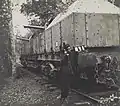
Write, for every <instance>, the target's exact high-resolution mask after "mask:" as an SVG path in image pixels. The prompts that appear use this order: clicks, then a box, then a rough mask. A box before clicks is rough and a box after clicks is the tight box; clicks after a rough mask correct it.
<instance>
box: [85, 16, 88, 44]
mask: <svg viewBox="0 0 120 106" xmlns="http://www.w3.org/2000/svg"><path fill="white" fill-rule="evenodd" d="M86 16H87V14H85V38H86V46H88V42H87V41H88V34H87V31H88V30H87V19H86Z"/></svg>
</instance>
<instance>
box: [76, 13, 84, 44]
mask: <svg viewBox="0 0 120 106" xmlns="http://www.w3.org/2000/svg"><path fill="white" fill-rule="evenodd" d="M74 24H75V43H76V45H86V32H85V14H82V13H81V14H79V13H75V15H74Z"/></svg>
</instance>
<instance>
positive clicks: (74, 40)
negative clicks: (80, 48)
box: [73, 13, 76, 46]
mask: <svg viewBox="0 0 120 106" xmlns="http://www.w3.org/2000/svg"><path fill="white" fill-rule="evenodd" d="M73 38H74V46H76V39H75V13H73Z"/></svg>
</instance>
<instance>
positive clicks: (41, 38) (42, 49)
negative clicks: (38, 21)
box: [39, 33, 45, 53]
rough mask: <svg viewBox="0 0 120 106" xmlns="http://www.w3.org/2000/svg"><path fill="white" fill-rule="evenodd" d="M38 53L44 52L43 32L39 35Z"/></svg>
mask: <svg viewBox="0 0 120 106" xmlns="http://www.w3.org/2000/svg"><path fill="white" fill-rule="evenodd" d="M39 42H40V45H39V46H40V53H44V49H45V40H44V33H43V34H42V35H41V37H40V41H39Z"/></svg>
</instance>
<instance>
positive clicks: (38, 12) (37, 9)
mask: <svg viewBox="0 0 120 106" xmlns="http://www.w3.org/2000/svg"><path fill="white" fill-rule="evenodd" d="M57 4H58V1H56V0H48V1H47V2H46V0H39V1H35V0H32V3H31V2H28V3H27V4H25V3H23V4H22V5H21V13H24V14H25V15H27V16H29V17H33V16H34V17H37V19H36V20H35V19H31V20H30V21H31V24H38V23H39V22H40V24H41V25H44V24H45V23H46V22H47V20H48V19H49V18H50V17H55V16H56V14H58V13H59V9H58V5H57Z"/></svg>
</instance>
